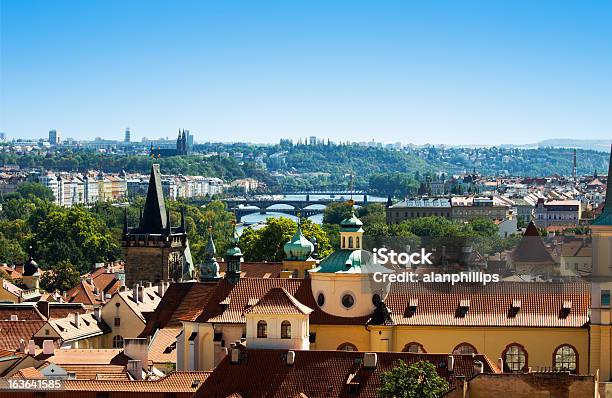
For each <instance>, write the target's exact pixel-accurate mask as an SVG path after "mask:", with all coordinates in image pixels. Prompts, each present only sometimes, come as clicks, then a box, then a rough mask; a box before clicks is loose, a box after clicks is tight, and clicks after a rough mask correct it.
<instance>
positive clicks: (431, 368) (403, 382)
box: [378, 360, 449, 398]
mask: <svg viewBox="0 0 612 398" xmlns="http://www.w3.org/2000/svg"><path fill="white" fill-rule="evenodd" d="M380 385H381V386H380V388H379V389H378V393H379V395H380V396H381V397H384V398H437V397H439V396H441V395H442V394H444V393H445V392H446V391H448V388H449V387H448V383H447V382H446V380H444V379H443V378H442V377H440V376H439V375H438V373H437V372H436V366H435V365H434V364H432V363H430V362H426V361H419V362H416V363H413V364H412V365H407V364H406V363H405V362H404V361H401V360H400V361H398V364H397V366H396V367H394V368H393V369H391V370H389V371H387V372H383V373H382V374H381V375H380Z"/></svg>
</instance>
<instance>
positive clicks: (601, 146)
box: [508, 138, 612, 152]
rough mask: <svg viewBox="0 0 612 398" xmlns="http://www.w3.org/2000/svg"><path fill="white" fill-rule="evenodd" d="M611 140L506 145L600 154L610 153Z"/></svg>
mask: <svg viewBox="0 0 612 398" xmlns="http://www.w3.org/2000/svg"><path fill="white" fill-rule="evenodd" d="M610 142H612V140H577V139H571V138H552V139H550V140H544V141H540V142H537V143H535V144H530V145H515V146H514V145H508V146H511V147H514V148H534V147H540V148H541V147H555V148H578V149H586V150H592V151H600V152H610Z"/></svg>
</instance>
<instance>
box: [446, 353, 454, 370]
mask: <svg viewBox="0 0 612 398" xmlns="http://www.w3.org/2000/svg"><path fill="white" fill-rule="evenodd" d="M447 369H448V371H449V372H454V371H455V357H454V356H452V355H449V356H448V361H447Z"/></svg>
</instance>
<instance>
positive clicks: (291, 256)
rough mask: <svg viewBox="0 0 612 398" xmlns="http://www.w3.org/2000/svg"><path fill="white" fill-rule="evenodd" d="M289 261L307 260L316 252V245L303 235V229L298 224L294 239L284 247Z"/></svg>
mask: <svg viewBox="0 0 612 398" xmlns="http://www.w3.org/2000/svg"><path fill="white" fill-rule="evenodd" d="M283 250H284V251H285V258H286V259H287V260H306V259H307V258H308V257H309V256H310V255H311V254H312V252H313V251H314V245H313V244H312V242H310V241H309V240H308V239H306V237H305V236H304V235H303V234H302V227H301V226H300V223H299V222H298V227H297V230H296V231H295V234H294V235H293V238H291V240H290V241H289V242H287V243H285V246H283Z"/></svg>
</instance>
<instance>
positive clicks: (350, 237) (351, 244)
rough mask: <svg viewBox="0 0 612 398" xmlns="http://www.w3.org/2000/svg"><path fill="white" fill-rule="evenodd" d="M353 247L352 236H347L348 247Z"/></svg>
mask: <svg viewBox="0 0 612 398" xmlns="http://www.w3.org/2000/svg"><path fill="white" fill-rule="evenodd" d="M352 248H353V237H352V236H349V249H352Z"/></svg>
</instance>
